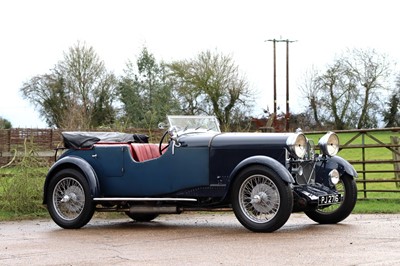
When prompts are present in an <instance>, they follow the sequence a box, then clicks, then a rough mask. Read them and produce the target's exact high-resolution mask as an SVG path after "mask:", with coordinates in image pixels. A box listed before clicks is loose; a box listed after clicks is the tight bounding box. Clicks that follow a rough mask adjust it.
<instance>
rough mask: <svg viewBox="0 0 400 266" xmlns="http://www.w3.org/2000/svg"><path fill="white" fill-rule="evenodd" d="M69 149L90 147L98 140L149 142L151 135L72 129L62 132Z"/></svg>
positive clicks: (66, 146)
mask: <svg viewBox="0 0 400 266" xmlns="http://www.w3.org/2000/svg"><path fill="white" fill-rule="evenodd" d="M61 134H62V136H63V139H64V146H65V148H67V149H82V148H90V147H92V146H93V145H94V144H95V143H97V142H117V143H118V142H122V143H133V142H135V143H148V142H149V141H148V139H149V137H148V136H146V135H143V134H129V133H120V132H84V131H71V132H62V133H61Z"/></svg>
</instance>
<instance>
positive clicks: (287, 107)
mask: <svg viewBox="0 0 400 266" xmlns="http://www.w3.org/2000/svg"><path fill="white" fill-rule="evenodd" d="M267 41H269V42H272V43H273V57H274V115H275V117H274V123H273V124H274V125H275V124H276V123H275V119H276V116H277V113H276V109H277V107H276V43H277V42H286V115H285V129H286V131H289V120H290V109H289V43H292V42H295V41H290V40H289V39H286V40H283V39H280V40H276V39H272V40H267Z"/></svg>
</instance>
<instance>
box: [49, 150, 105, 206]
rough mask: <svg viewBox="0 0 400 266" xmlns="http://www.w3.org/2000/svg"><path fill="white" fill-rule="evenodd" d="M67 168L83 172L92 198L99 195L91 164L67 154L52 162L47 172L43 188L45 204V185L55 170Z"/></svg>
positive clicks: (98, 186) (96, 179)
mask: <svg viewBox="0 0 400 266" xmlns="http://www.w3.org/2000/svg"><path fill="white" fill-rule="evenodd" d="M67 168H73V169H76V170H78V171H79V172H81V173H82V174H83V176H84V177H85V178H86V180H87V182H88V184H89V187H90V193H91V196H92V198H94V197H98V196H99V195H100V184H99V180H98V178H97V174H96V172H95V171H94V169H93V168H92V166H91V165H90V164H89V163H88V162H87V161H85V160H84V159H82V158H80V157H75V156H67V157H64V158H62V159H60V160H58V161H57V162H56V163H55V164H53V165H52V167H51V168H50V170H49V172H48V173H47V175H46V179H45V182H44V189H43V204H47V200H46V199H47V187H48V185H49V183H50V180H51V179H52V178H53V176H54V175H55V174H56V173H57V172H59V171H61V170H63V169H67Z"/></svg>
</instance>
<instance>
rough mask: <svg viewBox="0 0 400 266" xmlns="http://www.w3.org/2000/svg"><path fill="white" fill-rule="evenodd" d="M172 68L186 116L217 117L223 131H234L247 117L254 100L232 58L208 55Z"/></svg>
mask: <svg viewBox="0 0 400 266" xmlns="http://www.w3.org/2000/svg"><path fill="white" fill-rule="evenodd" d="M169 66H170V70H171V76H170V77H171V80H173V84H174V86H175V89H176V94H177V96H178V98H179V101H180V104H181V106H182V111H183V112H186V113H189V114H207V115H215V116H216V117H217V118H218V120H219V122H220V124H221V128H222V129H223V130H231V129H232V128H233V127H234V125H235V124H236V125H237V124H240V119H243V118H244V117H245V116H246V114H247V112H248V111H249V109H250V106H251V103H252V100H253V99H252V97H251V94H250V89H249V86H248V83H247V81H246V79H245V78H244V77H243V76H242V75H241V74H240V72H239V69H238V67H237V66H236V65H235V63H234V62H233V59H232V58H231V57H230V56H226V55H223V54H220V53H212V52H211V51H205V52H201V53H200V54H198V55H197V57H196V58H194V59H192V60H185V61H178V62H173V63H172V64H170V65H169Z"/></svg>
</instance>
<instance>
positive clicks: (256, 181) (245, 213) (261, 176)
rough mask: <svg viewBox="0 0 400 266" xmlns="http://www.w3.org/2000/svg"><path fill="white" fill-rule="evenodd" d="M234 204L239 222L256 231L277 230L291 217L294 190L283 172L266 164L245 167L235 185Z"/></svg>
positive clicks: (233, 188)
mask: <svg viewBox="0 0 400 266" xmlns="http://www.w3.org/2000/svg"><path fill="white" fill-rule="evenodd" d="M232 207H233V211H234V213H235V215H236V218H237V219H238V220H239V222H240V223H241V224H242V225H243V226H244V227H246V228H247V229H249V230H251V231H254V232H273V231H275V230H278V229H279V228H281V227H282V226H283V225H284V224H285V223H286V221H287V220H288V219H289V217H290V214H291V213H292V208H293V194H292V191H291V189H290V187H289V185H288V184H287V183H285V182H284V181H283V180H282V179H281V178H280V176H279V175H278V174H277V173H276V172H274V171H273V170H271V169H270V168H267V167H265V166H261V165H255V166H250V167H248V168H246V169H244V170H243V171H242V172H240V174H239V175H238V177H237V178H236V180H235V182H234V184H233V187H232Z"/></svg>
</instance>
